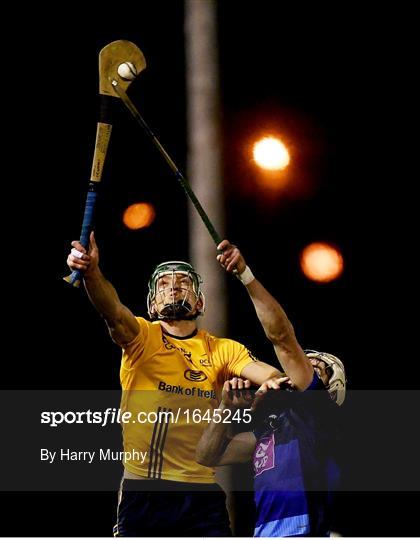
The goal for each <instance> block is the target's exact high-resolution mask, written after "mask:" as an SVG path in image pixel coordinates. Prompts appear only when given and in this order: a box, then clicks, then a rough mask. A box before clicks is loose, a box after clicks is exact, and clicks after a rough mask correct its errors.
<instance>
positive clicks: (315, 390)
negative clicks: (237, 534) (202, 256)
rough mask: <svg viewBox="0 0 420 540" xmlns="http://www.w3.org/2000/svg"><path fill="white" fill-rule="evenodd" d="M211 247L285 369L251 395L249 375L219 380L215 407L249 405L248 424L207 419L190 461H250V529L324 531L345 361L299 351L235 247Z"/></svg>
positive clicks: (300, 532)
mask: <svg viewBox="0 0 420 540" xmlns="http://www.w3.org/2000/svg"><path fill="white" fill-rule="evenodd" d="M218 249H220V250H223V253H222V254H221V255H219V256H218V260H219V262H220V264H221V265H222V266H223V267H224V268H225V269H226V270H227V271H228V272H235V273H238V274H239V277H240V279H241V281H242V282H243V283H244V285H245V286H246V288H247V290H248V293H249V295H250V297H251V300H252V302H253V304H254V307H255V310H256V313H257V316H258V318H259V320H260V322H261V324H262V326H263V328H264V331H265V333H266V335H267V337H268V339H269V340H270V341H271V343H272V344H273V346H274V349H275V352H276V355H277V357H278V359H279V361H280V363H281V365H282V366H283V368H284V372H285V376H284V377H279V378H278V379H276V380H275V381H270V383H267V384H263V385H262V386H261V388H260V389H259V390H258V392H257V393H256V397H255V399H254V398H253V397H252V395H251V393H250V392H249V391H248V389H249V388H250V386H251V383H250V382H249V381H248V380H243V379H241V378H236V377H235V378H233V379H230V380H228V381H226V382H225V384H224V387H223V393H222V400H221V403H220V406H219V408H221V409H223V410H224V409H230V410H231V411H234V410H235V409H236V408H238V407H252V408H253V409H254V421H255V422H254V426H253V427H254V429H253V431H247V432H243V433H239V434H236V435H234V436H232V437H231V436H230V434H229V426H228V424H223V423H217V422H214V421H213V422H212V423H210V424H209V426H208V429H206V431H205V432H204V434H203V436H202V438H201V440H200V443H199V445H198V447H197V454H196V456H197V460H198V461H199V463H201V464H203V465H207V466H214V465H228V464H234V463H243V462H246V461H249V460H252V462H253V467H254V490H255V503H256V510H257V520H256V525H255V532H254V535H255V536H265V537H267V536H283V537H284V536H328V535H329V532H330V521H331V516H330V500H331V499H330V491H331V489H332V488H333V487H334V482H336V480H337V474H338V470H337V465H336V462H335V459H334V452H333V447H334V442H335V441H334V439H335V429H334V426H335V424H336V414H337V411H338V407H337V405H341V404H342V403H343V401H344V398H345V389H346V386H345V373H344V366H343V364H342V362H341V361H340V360H339V359H338V358H337V357H336V356H334V355H332V354H328V353H323V352H317V351H312V350H311V351H304V350H303V349H302V347H301V346H300V345H299V343H298V341H297V339H296V335H295V332H294V329H293V326H292V324H291V323H290V321H289V319H288V318H287V315H286V313H285V312H284V310H283V309H282V307H281V306H280V304H279V303H278V302H277V301H276V300H275V299H274V298H273V296H272V295H271V294H270V293H269V292H268V291H267V290H266V289H265V288H264V287H263V285H262V284H261V283H260V282H259V281H258V280H257V279H255V278H254V276H253V275H252V272H251V271H250V269H249V267H248V266H247V265H246V262H245V260H244V258H243V256H242V255H241V253H240V251H239V250H238V248H236V247H235V246H233V245H231V244H230V243H229V242H228V241H227V240H224V241H223V242H222V243H221V244H220V245H219V246H218ZM237 390H242V392H239V393H238V392H237Z"/></svg>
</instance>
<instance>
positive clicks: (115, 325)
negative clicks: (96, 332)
mask: <svg viewBox="0 0 420 540" xmlns="http://www.w3.org/2000/svg"><path fill="white" fill-rule="evenodd" d="M71 245H72V246H73V249H72V250H71V252H70V254H69V256H68V257H67V264H68V266H69V268H70V270H72V271H73V270H81V271H82V272H83V277H84V280H83V281H84V285H85V289H86V292H87V294H88V297H89V300H90V301H91V303H92V304H93V306H94V307H95V309H96V310H97V311H98V312H99V313H100V315H101V316H102V317H103V318H104V319H105V322H106V324H107V325H108V328H109V332H110V334H111V337H112V339H113V340H114V341H115V343H117V345H120V346H121V347H124V345H126V344H127V343H129V342H130V341H132V340H133V339H134V338H135V337H136V335H137V334H138V333H139V331H140V325H139V323H138V322H137V319H136V318H135V316H134V315H133V314H132V313H131V311H130V310H129V309H128V308H127V307H126V306H124V305H123V304H122V303H121V301H120V299H119V297H118V294H117V291H116V290H115V289H114V287H113V286H112V284H111V283H110V282H109V281H108V280H107V279H106V278H105V277H104V275H103V274H102V272H101V270H100V268H99V249H98V246H97V244H96V241H95V235H94V233H93V232H92V233H91V235H90V242H89V249H88V250H86V249H85V248H84V247H83V246H82V244H81V243H80V242H78V241H77V240H74V241H73V242H72V243H71Z"/></svg>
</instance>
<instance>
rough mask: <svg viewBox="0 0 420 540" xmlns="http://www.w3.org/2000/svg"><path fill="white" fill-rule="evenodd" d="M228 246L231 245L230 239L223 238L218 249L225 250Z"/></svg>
mask: <svg viewBox="0 0 420 540" xmlns="http://www.w3.org/2000/svg"><path fill="white" fill-rule="evenodd" d="M228 246H230V242H229V240H226V239H225V240H222V241H221V242H220V244H219V245H218V246H217V249H218V250H219V251H223V250H224V249H226V248H227V247H228Z"/></svg>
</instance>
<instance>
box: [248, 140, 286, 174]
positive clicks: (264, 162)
mask: <svg viewBox="0 0 420 540" xmlns="http://www.w3.org/2000/svg"><path fill="white" fill-rule="evenodd" d="M253 153H254V160H255V163H256V164H257V165H259V166H260V167H261V168H263V169H267V170H269V171H281V170H282V169H285V168H286V167H287V166H288V165H289V162H290V156H289V152H288V151H287V148H286V147H285V145H284V144H283V143H282V142H281V140H280V139H277V138H275V137H264V138H263V139H261V140H259V141H257V142H256V143H255V144H254V150H253Z"/></svg>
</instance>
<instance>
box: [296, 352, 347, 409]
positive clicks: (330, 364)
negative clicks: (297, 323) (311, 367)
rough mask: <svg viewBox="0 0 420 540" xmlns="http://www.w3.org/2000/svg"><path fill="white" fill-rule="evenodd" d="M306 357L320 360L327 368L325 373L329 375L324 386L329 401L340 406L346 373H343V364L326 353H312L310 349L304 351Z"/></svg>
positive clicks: (343, 395) (344, 394)
mask: <svg viewBox="0 0 420 540" xmlns="http://www.w3.org/2000/svg"><path fill="white" fill-rule="evenodd" d="M305 354H306V356H307V357H308V358H309V359H311V358H315V359H316V360H321V361H322V362H324V363H325V364H326V366H327V368H326V372H327V374H328V373H329V380H328V385H327V386H326V388H327V390H328V392H329V394H330V396H331V399H332V400H333V401H335V402H336V403H337V405H342V404H343V402H344V399H345V397H346V373H345V371H344V365H343V362H342V361H341V360H340V359H339V358H337V357H336V356H334V355H333V354H329V353H326V352H318V351H313V350H311V349H307V350H305Z"/></svg>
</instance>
